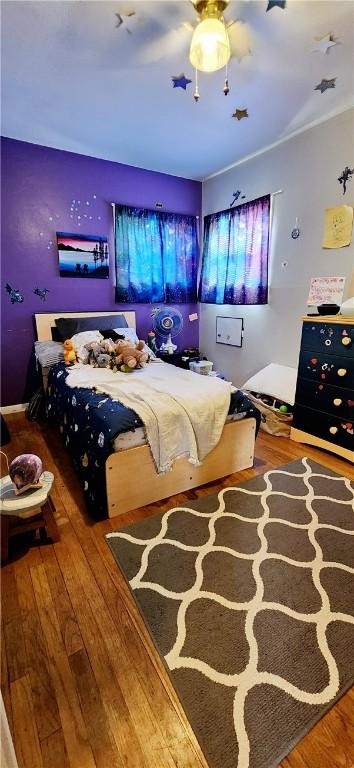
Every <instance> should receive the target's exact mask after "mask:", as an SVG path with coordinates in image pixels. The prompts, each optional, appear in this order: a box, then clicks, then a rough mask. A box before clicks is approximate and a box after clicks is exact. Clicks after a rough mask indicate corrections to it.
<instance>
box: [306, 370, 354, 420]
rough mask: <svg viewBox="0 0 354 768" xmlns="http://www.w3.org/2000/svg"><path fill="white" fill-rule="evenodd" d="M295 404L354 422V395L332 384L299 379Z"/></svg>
mask: <svg viewBox="0 0 354 768" xmlns="http://www.w3.org/2000/svg"><path fill="white" fill-rule="evenodd" d="M295 402H296V403H297V404H298V405H304V406H306V407H307V408H313V409H314V410H316V411H325V412H326V413H330V414H332V415H333V416H340V417H342V418H345V419H349V420H350V419H352V420H353V421H354V393H351V392H350V390H348V389H343V388H342V387H335V386H333V385H332V384H324V383H323V384H322V383H320V382H319V381H311V380H310V379H300V378H299V379H298V381H297V386H296V395H295Z"/></svg>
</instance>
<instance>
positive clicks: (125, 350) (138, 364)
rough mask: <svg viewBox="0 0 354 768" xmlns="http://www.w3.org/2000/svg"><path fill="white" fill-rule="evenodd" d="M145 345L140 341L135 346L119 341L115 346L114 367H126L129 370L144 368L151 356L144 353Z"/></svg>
mask: <svg viewBox="0 0 354 768" xmlns="http://www.w3.org/2000/svg"><path fill="white" fill-rule="evenodd" d="M144 347H145V343H144V342H143V341H139V342H138V344H136V345H135V346H133V345H132V344H130V343H129V342H127V341H125V340H124V341H120V340H119V341H117V342H116V345H115V352H116V354H115V356H114V358H113V360H114V365H115V366H117V367H120V366H125V368H126V367H128V368H144V367H145V365H146V363H147V361H148V359H149V355H148V354H147V353H146V352H144Z"/></svg>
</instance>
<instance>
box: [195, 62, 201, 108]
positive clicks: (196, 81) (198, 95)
mask: <svg viewBox="0 0 354 768" xmlns="http://www.w3.org/2000/svg"><path fill="white" fill-rule="evenodd" d="M199 99H200V94H199V91H198V70H197V69H196V70H195V91H194V101H195V102H196V103H197V102H198V101H199Z"/></svg>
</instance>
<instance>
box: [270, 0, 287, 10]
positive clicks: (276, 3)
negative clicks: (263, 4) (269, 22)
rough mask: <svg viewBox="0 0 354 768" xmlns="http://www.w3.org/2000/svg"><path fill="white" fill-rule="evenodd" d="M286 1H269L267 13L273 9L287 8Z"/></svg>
mask: <svg viewBox="0 0 354 768" xmlns="http://www.w3.org/2000/svg"><path fill="white" fill-rule="evenodd" d="M285 6H286V0H268V5H267V11H271V10H272V8H283V9H284V8H285Z"/></svg>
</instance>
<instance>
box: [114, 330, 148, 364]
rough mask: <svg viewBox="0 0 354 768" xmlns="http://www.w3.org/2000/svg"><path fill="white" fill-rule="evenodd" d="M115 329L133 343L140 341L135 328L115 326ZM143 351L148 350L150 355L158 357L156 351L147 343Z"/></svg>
mask: <svg viewBox="0 0 354 768" xmlns="http://www.w3.org/2000/svg"><path fill="white" fill-rule="evenodd" d="M114 330H115V331H116V332H117V333H119V335H120V337H122V336H123V338H124V339H127V341H130V343H131V344H137V343H138V341H139V337H138V336H137V335H136V331H135V329H134V328H114ZM143 352H147V354H148V355H149V356H150V357H156V355H155V352H153V351H152V349H150V347H148V346H147V344H145V346H144V349H143Z"/></svg>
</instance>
